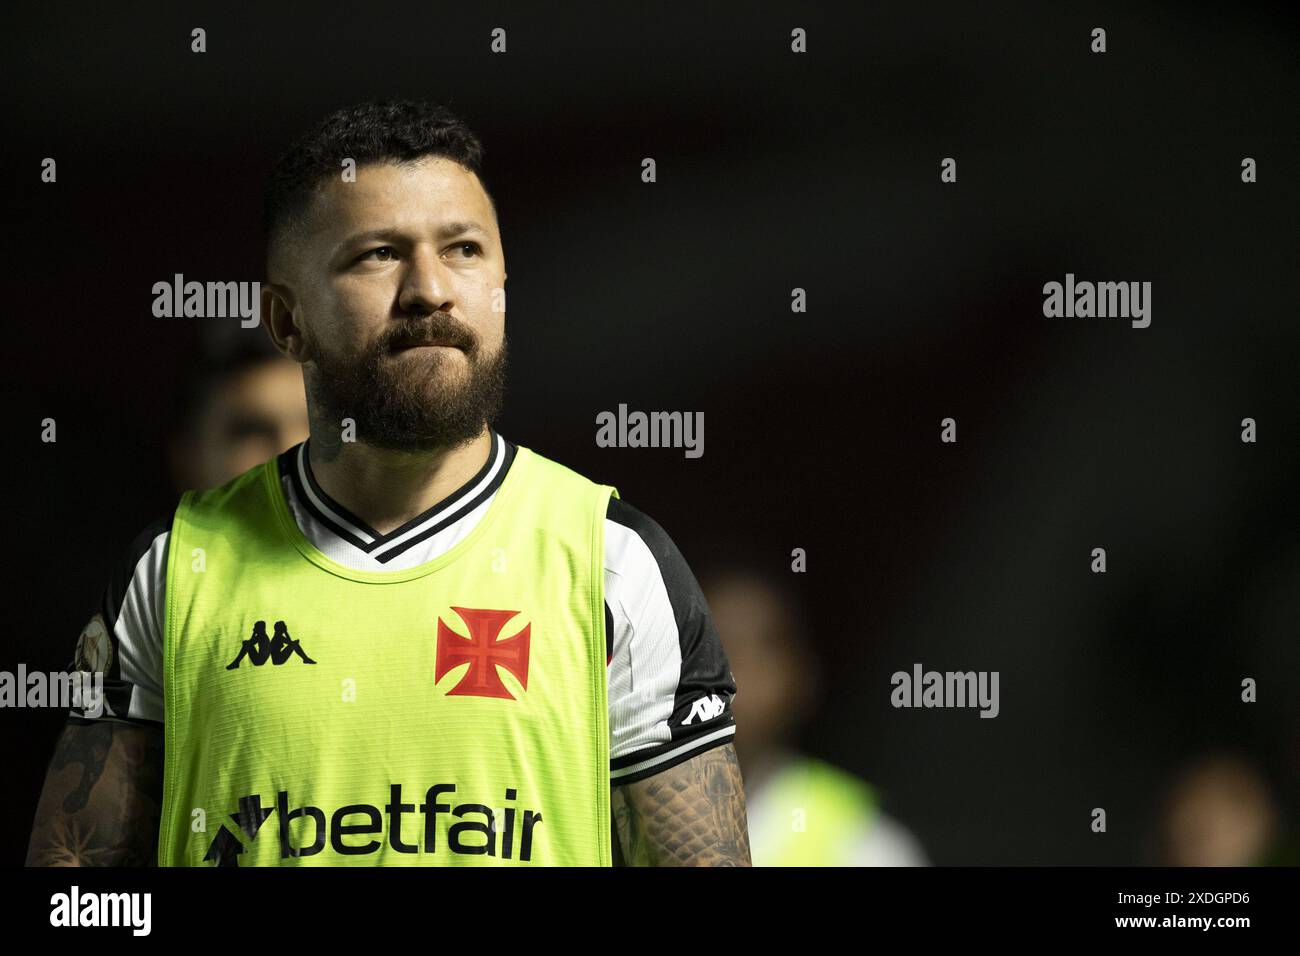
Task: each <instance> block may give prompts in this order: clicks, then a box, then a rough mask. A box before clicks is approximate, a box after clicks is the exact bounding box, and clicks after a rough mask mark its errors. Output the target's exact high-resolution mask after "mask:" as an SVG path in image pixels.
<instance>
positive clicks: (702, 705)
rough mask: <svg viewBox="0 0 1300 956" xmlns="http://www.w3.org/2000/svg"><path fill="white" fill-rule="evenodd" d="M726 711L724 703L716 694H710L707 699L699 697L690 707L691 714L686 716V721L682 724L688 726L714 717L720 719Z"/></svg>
mask: <svg viewBox="0 0 1300 956" xmlns="http://www.w3.org/2000/svg"><path fill="white" fill-rule="evenodd" d="M726 709H727V703H726V701H724V700H723V699H722V698H721V697H719V696H718V695H717V694H710V695H709V696H708V697H701V698H700V699H699V700H697V701H696V702H695V704H694V705H693V706H692V707H691V712H690V713H689V714H687V715H686V719H685V720H683V721H682V723H683V724H689V723H692V722H694V721H695V720H700V721H705V720H712V719H713V718H714V717H720V716H721V715H722V712H723V711H724V710H726Z"/></svg>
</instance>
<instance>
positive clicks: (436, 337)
mask: <svg viewBox="0 0 1300 956" xmlns="http://www.w3.org/2000/svg"><path fill="white" fill-rule="evenodd" d="M418 345H450V346H452V347H454V348H458V349H460V350H461V351H463V352H465V353H466V354H469V353H472V352H473V351H474V349H475V348H476V347H477V345H478V338H477V336H475V335H474V332H473V331H472V330H471V329H469V328H467V327H466V326H464V325H462V324H461V323H460V322H458V321H457V320H456V319H454V318H452V317H451V316H450V315H448V314H447V313H446V312H434V313H432V314H430V315H428V316H424V317H422V318H418V319H407V320H406V321H405V322H403V323H402V324H401V325H399V326H397V327H396V328H394V329H392V330H391V331H389V332H388V333H387V334H386V335H384V337H383V338H382V339H381V340H380V342H379V349H380V351H385V352H395V351H397V350H399V349H409V348H414V347H415V346H418Z"/></svg>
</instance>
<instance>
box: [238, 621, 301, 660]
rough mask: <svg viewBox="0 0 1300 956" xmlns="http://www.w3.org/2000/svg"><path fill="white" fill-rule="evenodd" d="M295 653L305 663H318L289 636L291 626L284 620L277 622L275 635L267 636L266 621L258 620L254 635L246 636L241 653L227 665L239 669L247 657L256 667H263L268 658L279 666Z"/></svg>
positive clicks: (254, 625)
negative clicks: (286, 624) (287, 625)
mask: <svg viewBox="0 0 1300 956" xmlns="http://www.w3.org/2000/svg"><path fill="white" fill-rule="evenodd" d="M294 654H297V655H298V656H299V657H300V658H302V662H303V663H304V664H315V663H316V662H315V661H314V660H312V659H311V658H310V657H308V656H307V654H306V652H305V651H304V650H303V649H302V645H301V644H299V643H298V642H297V641H296V640H294V639H293V638H292V637H290V636H289V628H288V627H286V626H285V623H284V621H276V622H275V637H267V636H266V622H265V621H257V622H256V623H254V624H253V633H252V636H251V637H248V638H246V639H245V640H244V643H243V644H242V645H240V648H239V654H237V655H236V656H235V659H234V660H233V661H231V662H230V663H229V664H227V665H226V670H228V671H233V670H237V669H238V668H239V664H240V661H242V660H243V659H244V658H245V657H247V658H248V660H249V661H250V662H251V663H252V665H253V666H254V667H261V666H262V665H263V664H265V663H266V662H267V661H268V660H269V661H270V662H271V663H272V664H273V665H275V666H276V667H279V666H280V665H281V664H283V663H285V662H286V661H288V660H289V658H290V657H292V656H293V655H294Z"/></svg>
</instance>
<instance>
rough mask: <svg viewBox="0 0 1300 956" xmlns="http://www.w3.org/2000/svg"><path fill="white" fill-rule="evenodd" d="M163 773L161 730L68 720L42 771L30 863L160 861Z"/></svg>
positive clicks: (148, 863) (140, 863)
mask: <svg viewBox="0 0 1300 956" xmlns="http://www.w3.org/2000/svg"><path fill="white" fill-rule="evenodd" d="M162 773H163V736H162V731H161V730H160V729H158V728H155V727H137V726H132V725H129V724H123V723H120V722H117V721H112V720H100V721H96V722H93V723H88V724H75V723H69V724H68V725H67V726H66V727H65V728H64V729H63V734H62V736H60V737H59V741H58V743H57V744H56V745H55V748H54V756H53V758H52V759H51V760H50V766H49V771H48V772H47V773H46V776H45V787H44V789H43V790H42V791H41V799H40V803H39V804H38V805H37V808H36V821H35V823H34V824H33V826H32V838H31V842H30V844H29V845H28V848H27V865H28V866H153V865H155V864H156V863H157V846H158V824H159V820H160V817H161V806H160V804H161V798H162Z"/></svg>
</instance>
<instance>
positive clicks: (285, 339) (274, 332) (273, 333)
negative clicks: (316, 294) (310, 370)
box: [262, 282, 310, 364]
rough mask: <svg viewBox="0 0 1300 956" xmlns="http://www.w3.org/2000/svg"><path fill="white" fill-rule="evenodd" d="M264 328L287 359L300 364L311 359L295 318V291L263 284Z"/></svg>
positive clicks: (275, 284) (269, 283)
mask: <svg viewBox="0 0 1300 956" xmlns="http://www.w3.org/2000/svg"><path fill="white" fill-rule="evenodd" d="M262 327H263V328H265V329H266V334H267V335H269V336H270V337H271V344H273V345H274V346H275V348H276V350H277V351H278V352H279V353H280V354H281V355H283V356H284V357H285V358H288V359H292V360H293V361H295V362H297V363H299V364H302V363H303V362H306V361H307V360H308V359H309V358H310V355H308V348H307V343H306V340H305V339H304V338H303V334H302V329H301V327H300V326H299V325H298V320H297V318H296V317H295V316H294V297H293V290H292V289H290V288H289V287H288V286H285V285H281V284H280V283H278V282H265V283H263V284H262Z"/></svg>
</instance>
